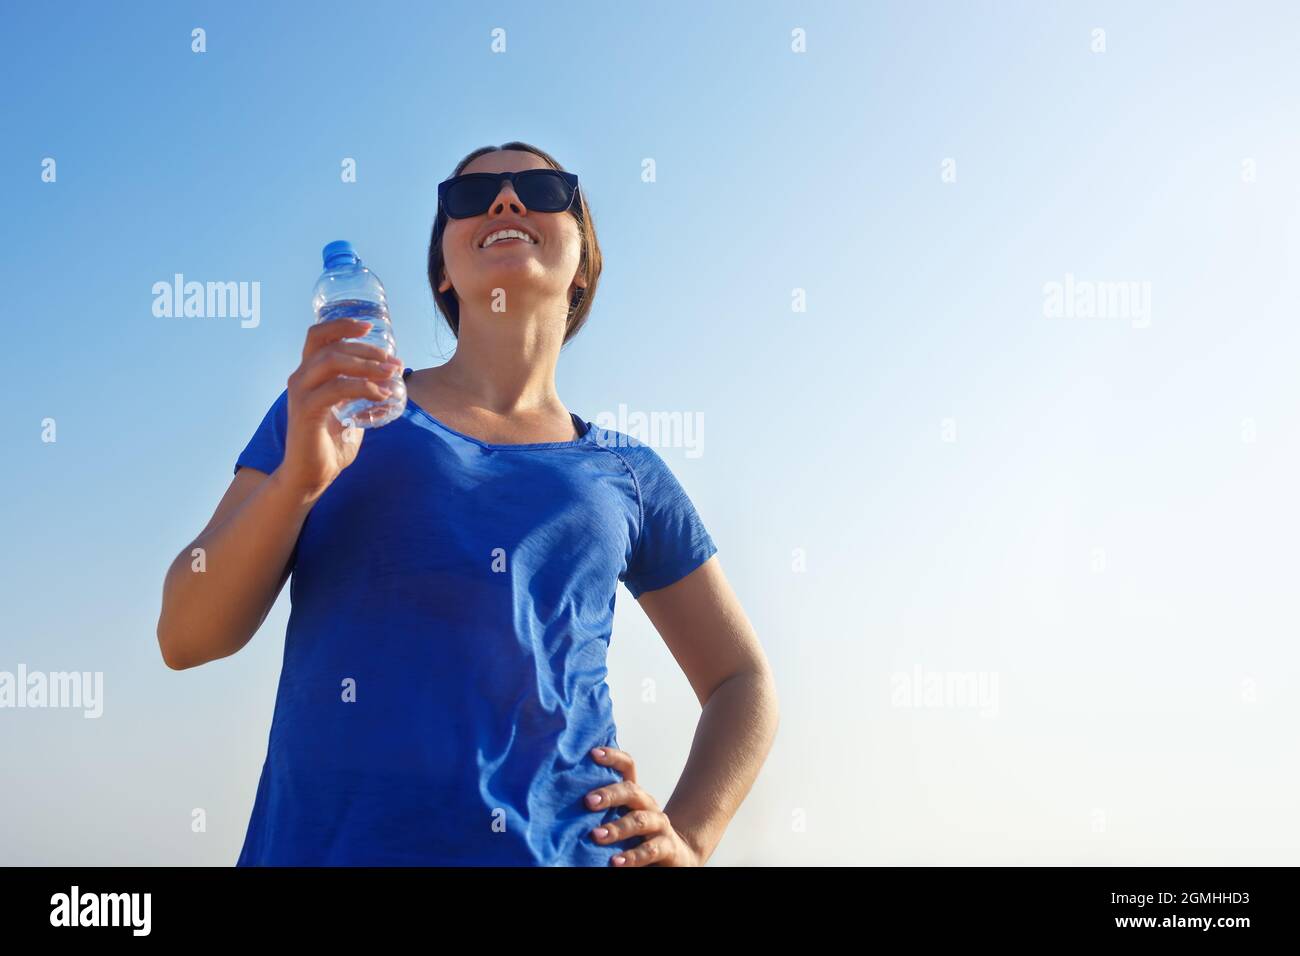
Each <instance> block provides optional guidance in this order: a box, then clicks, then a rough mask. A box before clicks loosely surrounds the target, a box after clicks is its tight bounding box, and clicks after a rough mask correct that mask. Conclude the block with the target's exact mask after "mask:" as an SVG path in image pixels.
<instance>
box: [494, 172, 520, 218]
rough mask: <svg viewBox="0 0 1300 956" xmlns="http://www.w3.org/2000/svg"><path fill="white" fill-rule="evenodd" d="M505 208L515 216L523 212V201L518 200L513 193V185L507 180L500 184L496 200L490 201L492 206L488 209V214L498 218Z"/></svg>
mask: <svg viewBox="0 0 1300 956" xmlns="http://www.w3.org/2000/svg"><path fill="white" fill-rule="evenodd" d="M507 207H509V209H510V211H511V212H513V213H514V214H515V215H516V216H519V215H522V214H523V213H524V212H525V208H524V201H523V200H522V199H520V198H519V194H518V193H517V192H515V187H514V184H513V183H511V182H510V180H508V179H507V180H505V181H504V182H502V183H501V191H500V192H498V193H497V198H496V199H494V200H492V205H491V206H489V207H488V214H489V215H492V216H499V215H501V213H503V212H505V210H506V208H507Z"/></svg>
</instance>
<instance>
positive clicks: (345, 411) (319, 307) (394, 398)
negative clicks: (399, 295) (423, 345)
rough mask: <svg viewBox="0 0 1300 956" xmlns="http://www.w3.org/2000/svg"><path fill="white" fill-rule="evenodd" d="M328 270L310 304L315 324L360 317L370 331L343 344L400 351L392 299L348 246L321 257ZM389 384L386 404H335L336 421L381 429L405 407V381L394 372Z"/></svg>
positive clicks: (341, 244) (357, 401)
mask: <svg viewBox="0 0 1300 956" xmlns="http://www.w3.org/2000/svg"><path fill="white" fill-rule="evenodd" d="M321 256H322V258H323V259H324V261H325V271H324V272H322V273H321V277H320V279H318V280H317V282H316V289H315V292H314V294H313V295H312V300H311V305H312V309H313V310H314V311H315V313H316V321H317V323H320V322H328V321H330V320H331V319H362V320H363V321H366V322H370V323H371V327H370V331H369V332H367V333H366V334H365V335H362V336H353V337H351V338H347V339H344V340H343V341H345V342H370V343H372V344H374V345H378V346H379V347H380V348H382V349H383V350H384V351H385V352H387V353H388V354H389V355H394V354H396V352H397V341H396V340H395V339H394V338H393V326H392V323H391V322H389V321H388V299H387V297H386V296H385V295H384V284H383V283H382V282H380V281H379V276H377V275H375V274H374V273H373V272H371V271H370V270H369V269H367V268H366V267H365V266H364V265H362V263H361V259H360V257H359V256H358V255H357V254H356V252H354V251H353V249H352V243H350V242H343V241H341V240H340V241H338V242H331V243H330V244H329V245H327V246H326V247H325V249H324V250H323V251H322V253H321ZM387 384H388V385H389V386H390V387H391V388H392V390H393V391H392V394H391V395H389V396H388V398H386V399H384V400H382V401H375V400H373V399H368V398H358V399H349V400H347V401H344V402H340V403H339V404H337V405H335V406H334V417H335V418H337V419H338V420H339V421H340V422H342V423H343V424H344V425H348V424H354V425H356V426H357V427H358V428H379V427H380V426H381V425H387V424H388V423H389V422H391V421H392V420H393V419H395V418H397V417H398V416H399V415H401V414H402V411H403V409H405V408H406V381H405V380H404V379H403V378H402V373H401V372H400V371H399V372H396V373H394V375H393V378H392V379H390V380H389V381H388V382H387Z"/></svg>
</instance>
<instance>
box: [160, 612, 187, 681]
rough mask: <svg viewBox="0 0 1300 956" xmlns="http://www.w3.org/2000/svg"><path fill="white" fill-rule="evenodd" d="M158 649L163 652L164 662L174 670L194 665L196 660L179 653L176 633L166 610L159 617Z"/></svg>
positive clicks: (181, 669)
mask: <svg viewBox="0 0 1300 956" xmlns="http://www.w3.org/2000/svg"><path fill="white" fill-rule="evenodd" d="M157 635H158V651H159V653H161V654H162V659H163V663H164V664H166V665H167V666H168V667H169V668H171V669H172V670H174V671H183V670H186V669H188V668H190V667H193V666H194V663H195V662H194V661H191V660H186V659H185V658H184V657H182V656H181V655H179V654H178V653H177V642H176V635H175V634H174V633H173V628H171V627H170V626H169V625H168V623H167V613H166V611H165V610H164V612H163V613H162V614H161V615H160V616H159V617H158V628H157Z"/></svg>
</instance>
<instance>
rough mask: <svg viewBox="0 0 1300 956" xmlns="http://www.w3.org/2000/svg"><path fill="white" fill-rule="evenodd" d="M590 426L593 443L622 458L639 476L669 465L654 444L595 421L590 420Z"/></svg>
mask: <svg viewBox="0 0 1300 956" xmlns="http://www.w3.org/2000/svg"><path fill="white" fill-rule="evenodd" d="M588 427H589V432H588V434H589V435H590V437H591V441H592V443H593V444H596V445H599V446H600V447H601V448H604V449H606V450H608V451H611V452H613V453H614V454H615V455H617V456H618V457H619V458H622V459H623V461H624V463H625V464H626V465H627V466H628V468H629V469H630V470H631V471H632V473H633V474H634V475H636V476H637V477H641V476H642V475H649V474H651V473H653V472H657V471H660V470H662V469H666V468H667V467H668V465H667V463H666V462H665V461H664V460H663V458H662V457H661V456H660V455H659V453H658V452H657V451H655V449H654V448H653V447H652V446H650V445H647V444H646V443H645V442H643V441H641V440H640V439H637V438H633V437H632V436H631V435H629V434H628V433H627V432H621V431H618V430H617V429H613V428H605V427H603V426H601V425H598V424H596V423H595V422H588Z"/></svg>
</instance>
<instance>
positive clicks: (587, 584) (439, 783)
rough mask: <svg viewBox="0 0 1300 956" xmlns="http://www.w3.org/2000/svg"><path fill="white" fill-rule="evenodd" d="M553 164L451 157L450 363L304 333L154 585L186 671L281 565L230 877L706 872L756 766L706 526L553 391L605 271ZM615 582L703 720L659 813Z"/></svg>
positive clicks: (738, 643) (519, 155)
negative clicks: (280, 645) (429, 870)
mask: <svg viewBox="0 0 1300 956" xmlns="http://www.w3.org/2000/svg"><path fill="white" fill-rule="evenodd" d="M528 171H542V172H540V173H538V172H534V173H532V174H531V175H529V174H528ZM561 172H563V170H562V167H561V166H560V165H559V164H558V163H557V162H556V161H555V160H554V159H553V158H552V157H551V156H549V155H548V154H547V153H545V152H543V151H542V150H540V149H537V148H536V147H533V146H530V145H528V144H525V143H519V142H512V143H507V144H506V145H504V146H501V147H486V148H483V149H480V150H476V151H475V152H473V153H471V154H470V155H469V156H468V157H466V158H465V159H464V160H462V161H461V162H460V163H459V164H458V165H457V167H456V170H455V173H454V174H453V176H452V178H451V179H450V180H448V181H447V182H446V183H444V184H442V186H441V187H440V188H439V207H438V212H437V217H436V220H435V223H434V228H433V235H432V240H431V242H430V247H429V281H430V284H431V286H432V288H433V292H434V298H435V301H436V304H437V307H438V309H439V311H441V312H442V314H443V316H444V317H445V319H446V321H447V322H448V324H449V325H450V326H451V329H452V332H453V333H454V334H455V335H456V338H457V347H456V351H455V354H454V355H453V357H452V358H451V359H450V360H449V361H448V362H446V363H445V364H443V365H440V366H437V367H434V368H427V369H421V370H419V371H413V370H412V369H410V368H405V367H404V366H403V365H402V364H401V363H400V362H399V361H397V360H396V359H395V358H393V357H392V356H389V355H388V354H386V353H385V352H384V351H383V350H382V349H380V348H379V347H376V346H373V345H370V344H368V343H364V342H357V341H346V340H345V339H346V338H355V337H357V336H359V335H361V334H362V333H363V332H364V331H365V329H366V328H367V325H366V323H364V322H362V321H355V320H352V319H338V320H334V321H331V322H326V323H321V324H317V325H314V326H312V327H311V328H310V329H309V330H308V332H307V340H306V345H305V346H304V348H303V352H302V361H301V364H299V366H298V368H297V369H296V370H295V371H294V372H293V373H292V374H291V375H290V376H289V379H288V387H287V388H286V389H285V390H284V391H283V392H282V393H281V394H280V396H279V398H278V399H276V401H275V402H274V404H273V405H272V406H271V408H270V409H269V410H268V411H267V413H266V416H265V417H264V419H263V421H262V423H261V425H260V427H259V428H258V429H257V431H256V433H255V434H254V435H253V437H252V439H251V440H250V441H249V442H248V445H247V446H246V447H245V448H244V450H243V452H242V453H241V454H240V456H239V458H238V459H237V461H236V464H235V477H234V480H233V481H232V482H231V484H230V487H229V489H228V490H227V491H226V493H225V496H224V497H223V498H222V500H221V502H220V504H219V505H218V506H217V509H216V511H215V513H214V514H213V516H212V518H211V520H210V521H209V522H208V525H207V526H206V527H205V528H204V529H203V531H202V532H201V533H200V534H199V536H198V537H197V538H196V539H195V540H194V541H193V542H192V543H191V544H190V546H189V547H187V548H186V549H185V550H184V551H182V552H181V554H180V555H178V556H177V558H176V560H175V562H174V563H173V564H172V566H171V568H170V569H169V570H168V573H167V579H166V582H165V585H164V593H163V606H162V613H161V616H160V618H159V622H158V640H159V644H160V648H161V650H162V654H163V658H164V660H165V661H166V662H167V664H168V665H169V666H170V667H173V668H176V669H182V668H187V667H194V666H196V665H199V664H203V663H206V662H207V661H211V660H216V659H218V658H222V657H226V656H229V655H231V654H234V653H235V652H236V651H238V650H239V649H240V648H241V647H243V646H244V645H245V644H246V643H247V642H248V640H249V639H250V638H251V637H252V635H253V634H254V633H255V632H256V631H257V629H258V627H259V626H260V625H261V623H262V621H263V620H265V617H266V614H267V612H268V611H269V610H270V608H271V606H272V604H273V603H274V602H275V599H276V597H277V595H278V594H279V591H280V589H281V588H282V587H283V585H284V581H285V580H286V579H287V578H288V576H289V574H290V572H292V573H293V583H292V585H291V586H290V596H291V601H292V611H291V614H290V618H289V625H288V631H287V634H286V638H285V649H284V662H283V667H282V670H281V674H280V684H279V690H278V693H277V696H276V703H275V714H274V719H273V722H272V726H271V733H270V739H269V744H268V748H267V756H266V761H265V763H264V765H263V768H262V774H261V779H260V782H259V784H258V789H257V794H256V799H255V803H254V807H253V813H252V817H251V819H250V821H249V826H248V830H247V834H246V837H245V841H244V846H243V850H242V852H241V854H240V857H239V860H238V865H257V864H261V865H307V866H313V865H338V864H342V865H380V866H382V865H543V866H546V865H549V866H554V865H566V866H567V865H601V866H610V865H612V866H645V865H654V866H694V865H700V864H702V863H704V861H705V860H707V859H708V857H709V855H710V854H711V853H712V852H713V850H714V848H715V847H716V846H717V844H718V841H719V840H720V839H721V837H722V833H723V830H724V828H725V826H726V824H727V822H728V821H729V820H730V818H731V817H732V815H733V814H734V813H735V811H736V809H737V808H738V806H739V805H740V802H741V801H742V800H743V799H744V797H745V795H746V794H747V793H748V791H749V789H750V786H751V785H752V783H753V781H754V779H755V777H756V776H757V773H758V770H759V767H760V766H761V764H762V762H763V760H764V759H765V758H766V755H767V753H768V750H769V749H770V746H771V743H772V740H773V738H774V736H775V732H776V725H777V707H776V697H775V692H774V688H773V681H772V677H771V672H770V670H769V667H768V663H767V661H766V658H765V656H764V654H763V652H762V649H761V647H760V645H759V643H758V640H757V638H756V636H755V634H754V632H753V629H752V627H751V626H750V623H749V621H748V619H747V618H746V616H745V613H744V611H743V610H742V609H741V607H740V605H739V603H738V601H737V599H736V596H735V594H734V593H733V591H732V589H731V587H730V586H729V585H728V583H727V581H726V578H725V577H724V575H723V572H722V569H721V567H720V566H719V564H718V559H717V557H716V556H715V552H716V550H717V548H716V547H715V545H714V543H713V540H712V538H711V537H710V536H709V534H708V532H707V531H706V530H705V529H704V526H703V524H702V522H701V521H700V518H699V515H698V514H697V513H696V511H695V509H694V507H693V506H692V504H691V502H690V500H689V498H687V496H686V494H685V492H684V491H683V490H682V487H681V485H680V484H679V483H678V482H677V480H676V479H675V478H674V476H673V475H672V473H671V472H670V471H669V470H668V468H667V466H666V465H665V463H664V462H663V460H662V459H661V458H660V457H659V455H658V454H657V453H656V452H655V451H654V450H653V449H651V448H650V447H649V446H647V445H643V444H640V443H638V442H636V441H633V440H632V439H631V438H630V437H628V436H626V435H622V434H621V433H618V432H612V431H608V430H604V429H600V428H597V427H595V426H594V425H592V424H591V423H590V422H587V421H584V420H583V419H581V418H579V417H578V416H577V415H574V414H572V413H570V412H569V411H568V410H567V409H566V408H565V406H564V405H563V403H562V402H561V401H560V399H559V396H558V394H557V393H556V387H555V366H556V362H557V360H558V357H559V353H560V347H561V346H562V345H563V344H564V343H565V342H567V341H568V340H569V338H571V337H572V336H573V334H574V333H575V332H577V331H578V329H579V328H580V327H581V326H582V324H583V322H584V321H585V320H586V318H587V315H588V313H589V311H590V309H591V302H592V296H593V294H594V292H595V289H596V281H597V279H598V277H599V274H600V269H601V257H600V249H599V246H598V245H597V244H596V236H595V232H594V229H593V225H592V220H591V214H590V210H589V209H588V206H587V203H586V199H585V197H584V196H583V195H582V190H581V189H580V188H578V186H577V177H576V176H574V175H573V174H571V173H567V172H564V173H563V175H561ZM484 174H488V175H484ZM500 174H506V175H500ZM520 174H523V175H520ZM530 203H531V206H530ZM502 230H512V231H513V232H512V233H511V234H509V235H506V236H502V235H501V232H502ZM487 240H491V241H487ZM398 369H403V370H404V378H405V381H406V387H407V404H406V408H405V410H404V412H403V413H402V415H401V417H400V418H397V419H395V420H394V421H392V422H390V423H389V424H388V425H385V426H383V427H380V428H376V429H373V430H369V431H360V430H358V429H355V428H349V429H344V428H343V427H342V426H341V425H340V424H339V422H338V420H337V419H336V418H335V416H334V415H333V413H332V407H333V406H334V405H336V404H337V403H339V402H340V401H341V400H344V399H353V398H368V399H378V398H382V397H384V396H385V395H387V394H390V392H389V391H387V390H386V389H385V387H384V386H383V384H382V383H383V382H385V381H390V380H391V379H392V378H394V377H395V376H396V372H397V370H398ZM199 548H201V549H202V561H201V562H199V561H196V558H195V555H196V554H197V553H198V552H196V551H195V550H194V549H199ZM198 567H201V568H202V573H195V569H196V568H198ZM620 581H621V582H623V584H624V585H625V586H626V587H627V588H628V590H629V591H630V592H631V593H632V595H633V596H634V597H635V598H637V599H638V601H639V602H640V604H641V606H642V607H643V608H644V609H645V611H646V614H647V615H648V616H649V618H650V620H651V622H652V623H653V624H654V626H655V628H656V629H657V630H658V632H659V634H660V635H661V636H662V638H663V640H664V641H665V642H666V643H667V645H668V647H669V649H670V651H671V652H672V654H673V656H674V657H675V658H676V660H677V661H678V662H679V664H680V665H681V667H682V668H683V670H684V671H685V673H686V676H687V678H688V679H689V680H690V683H691V686H692V687H693V688H694V690H695V692H696V694H697V696H698V697H699V699H700V702H701V704H702V705H703V708H704V709H703V713H702V716H701V719H700V724H699V729H698V731H697V733H696V736H695V741H694V744H693V746H692V749H691V753H690V757H689V759H688V761H687V763H686V767H685V769H684V771H683V773H682V776H681V779H680V781H679V783H678V785H677V788H676V790H675V791H674V792H673V795H672V797H671V799H670V800H669V801H668V802H667V804H665V805H664V806H663V807H662V808H661V807H660V805H659V803H658V802H657V801H656V800H655V798H654V797H652V796H651V795H650V794H649V793H647V792H646V791H645V790H643V789H642V788H641V787H640V786H639V785H638V784H637V780H636V764H635V762H634V761H633V759H632V757H631V755H629V754H628V753H627V752H625V751H624V750H623V749H622V748H621V747H620V746H619V742H618V736H617V731H616V728H615V725H614V719H613V710H612V705H611V701H610V697H609V691H608V688H607V686H606V684H605V680H604V678H605V675H606V670H605V658H606V651H607V649H608V645H609V640H610V633H611V622H612V618H613V612H614V600H615V595H616V592H617V588H618V583H619V582H620Z"/></svg>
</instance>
